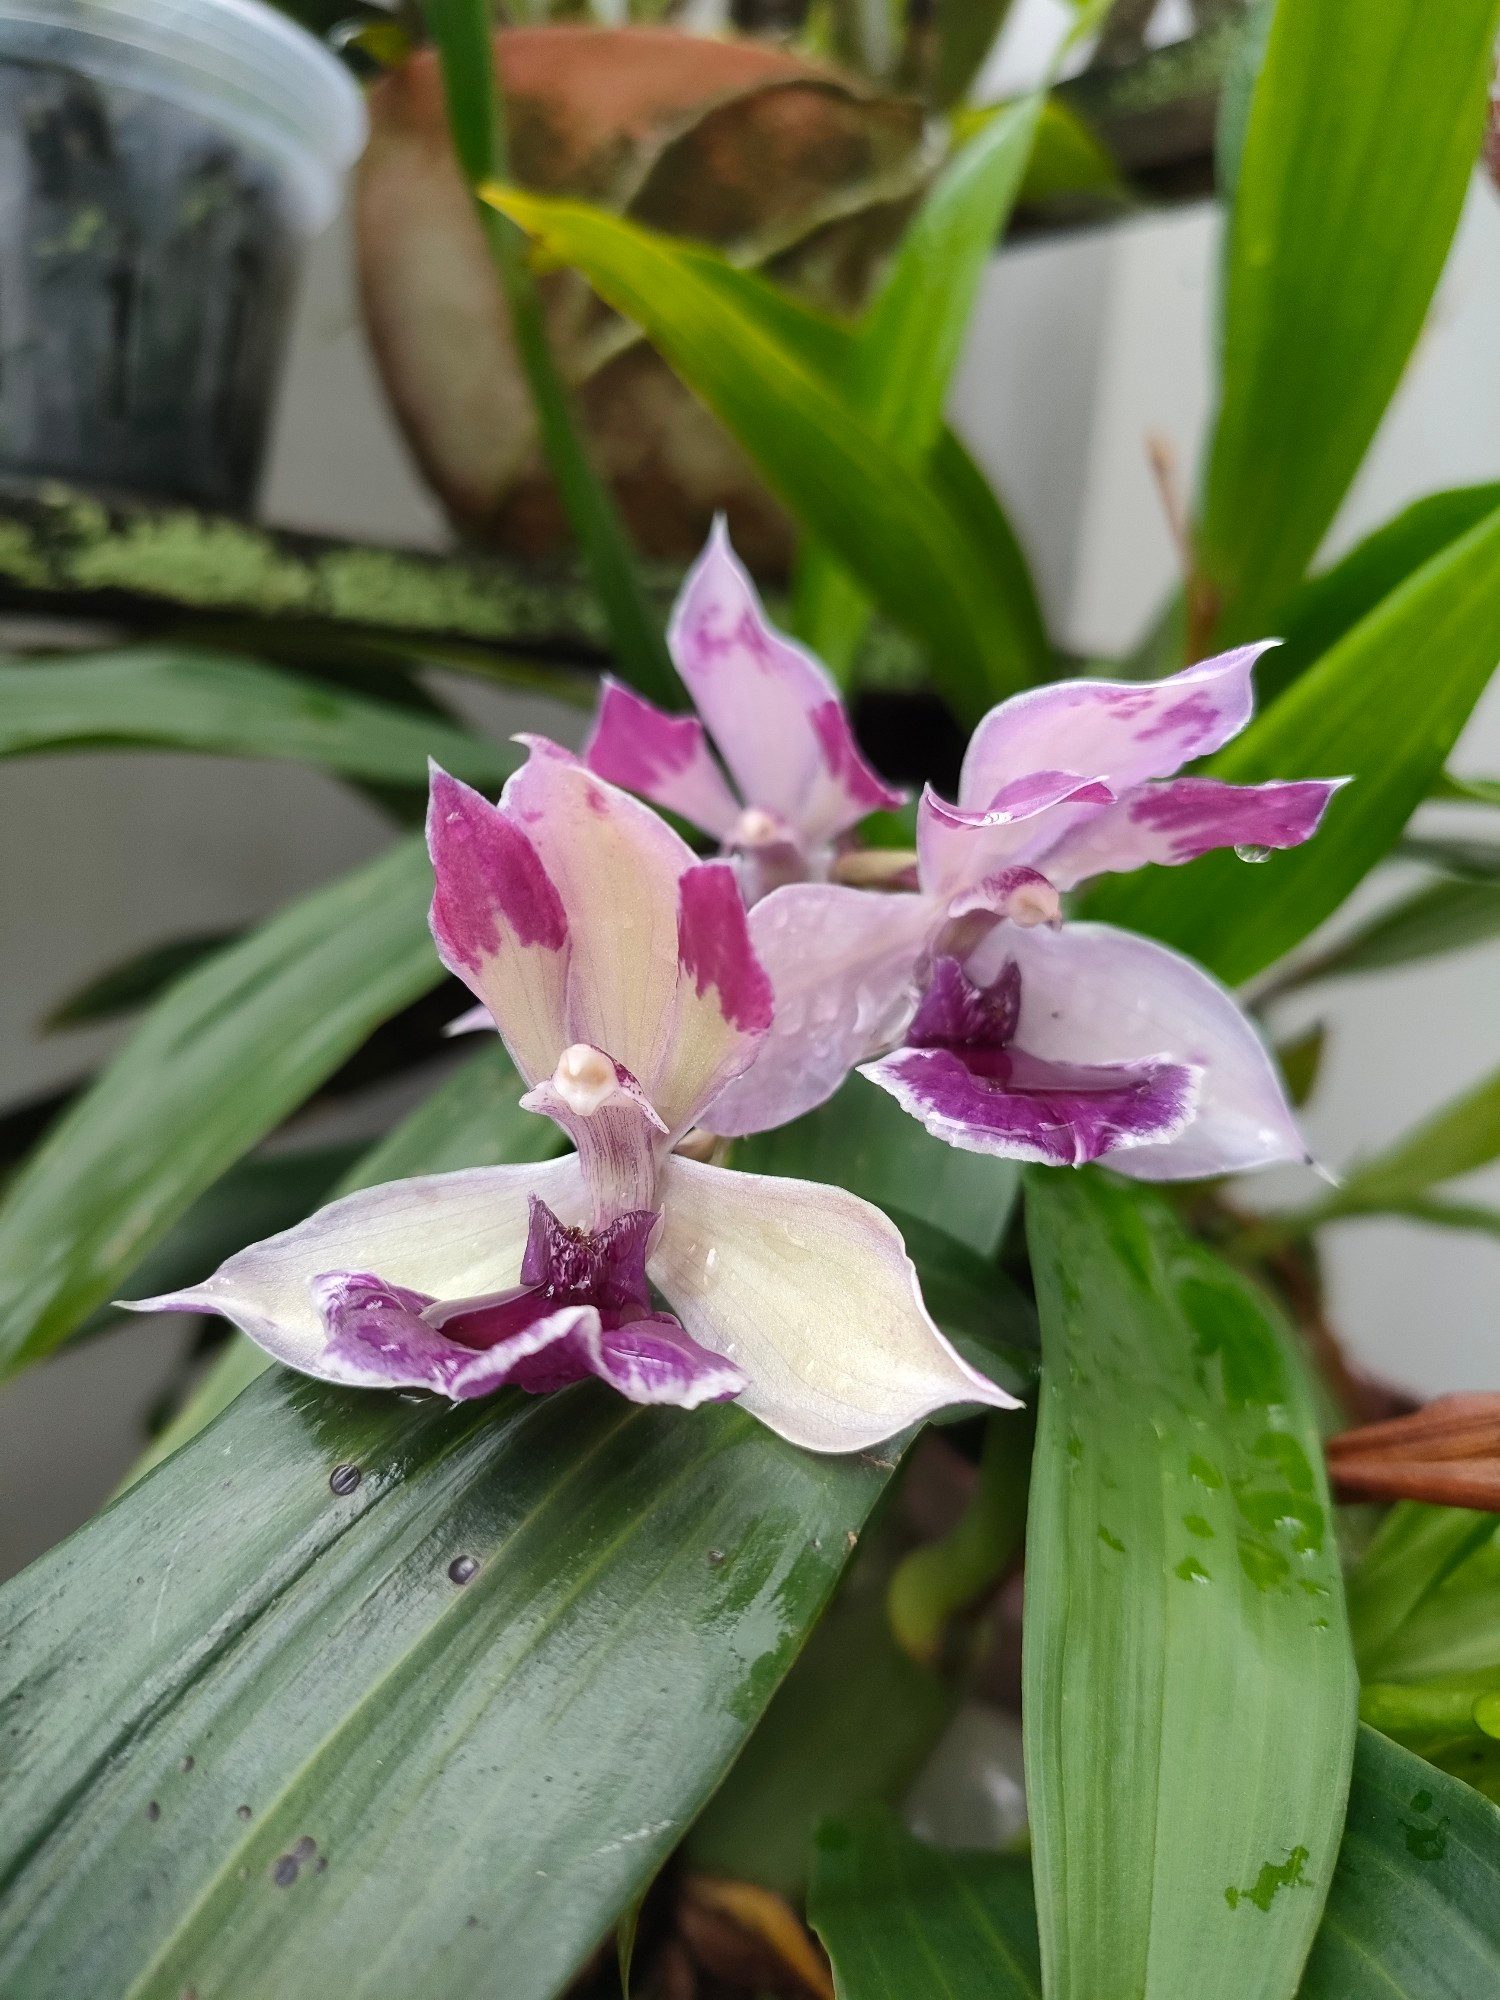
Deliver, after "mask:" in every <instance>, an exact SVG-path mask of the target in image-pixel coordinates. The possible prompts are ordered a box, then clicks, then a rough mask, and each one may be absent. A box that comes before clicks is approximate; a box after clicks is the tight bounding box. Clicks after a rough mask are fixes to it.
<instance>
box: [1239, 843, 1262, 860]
mask: <svg viewBox="0 0 1500 2000" xmlns="http://www.w3.org/2000/svg"><path fill="white" fill-rule="evenodd" d="M1234 851H1235V854H1236V855H1237V856H1238V858H1239V859H1240V860H1241V861H1269V860H1270V858H1271V850H1270V848H1269V847H1262V846H1261V845H1260V844H1259V842H1258V841H1248V840H1247V841H1246V842H1245V843H1244V845H1243V846H1237V847H1236V848H1235V850H1234Z"/></svg>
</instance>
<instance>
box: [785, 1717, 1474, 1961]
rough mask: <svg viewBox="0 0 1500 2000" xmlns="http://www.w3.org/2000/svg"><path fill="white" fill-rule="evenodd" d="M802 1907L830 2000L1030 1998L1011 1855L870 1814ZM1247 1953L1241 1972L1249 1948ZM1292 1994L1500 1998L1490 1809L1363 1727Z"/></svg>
mask: <svg viewBox="0 0 1500 2000" xmlns="http://www.w3.org/2000/svg"><path fill="white" fill-rule="evenodd" d="M1278 1893H1279V1892H1278V1890H1277V1889H1276V1888H1274V1887H1272V1888H1271V1889H1270V1894H1271V1896H1272V1897H1273V1898H1274V1896H1275V1895H1276V1894H1278ZM809 1900H810V1909H811V1913H812V1917H813V1921H814V1923H815V1924H816V1925H817V1928H818V1931H819V1934H820V1935H821V1936H822V1939H823V1942H824V1943H825V1944H826V1945H827V1947H828V1951H829V1956H830V1957H831V1958H832V1960H833V1967H834V1977H835V1980H836V1982H837V1987H838V1993H839V2000H909V1996H910V1995H912V1994H915V1993H922V1994H924V1995H925V1994H931V1995H933V1996H936V2000H1009V1996H1011V1995H1016V1996H1022V1995H1024V1996H1027V2000H1032V1996H1038V1995H1040V1993H1041V1990H1042V1989H1041V1980H1040V1975H1039V1972H1038V1968H1037V1946H1036V1924H1035V1919H1034V1917H1033V1915H1032V1908H1031V1881H1030V1870H1029V1868H1028V1866H1027V1864H1026V1862H1025V1861H1023V1860H1016V1859H1012V1858H1010V1857H1009V1856H1006V1855H999V1854H949V1853H945V1852H944V1851H943V1850H942V1849H940V1848H934V1847H928V1846H925V1845H924V1844H923V1843H922V1842H921V1841H917V1840H914V1839H913V1838H912V1837H911V1835H910V1834H908V1833H906V1832H905V1831H904V1830H903V1829H902V1827H901V1826H900V1824H899V1822H898V1821H897V1820H896V1819H895V1817H894V1816H893V1815H892V1814H889V1813H881V1812H880V1811H879V1810H878V1809H867V1810H866V1811H864V1812H862V1813H860V1814H858V1815H851V1816H850V1817H848V1818H846V1819H844V1820H841V1821H836V1822H834V1823H833V1824H831V1825H829V1826H826V1827H825V1828H824V1829H823V1832H822V1834H821V1836H820V1838H819V1841H818V1847H817V1857H816V1864H815V1870H814V1875H813V1886H812V1894H811V1897H810V1899H809ZM1245 1955H1246V1957H1247V1958H1249V1959H1250V1960H1251V1961H1252V1970H1253V1961H1254V1958H1255V1956H1256V1955H1255V1953H1254V1951H1253V1948H1252V1949H1248V1950H1247V1951H1246V1954H1245ZM1098 1990H1099V1991H1100V1992H1101V1993H1111V1994H1113V1993H1117V1992H1121V1991H1123V1990H1125V1989H1124V1988H1123V1987H1121V1986H1114V1985H1112V1986H1107V1987H1101V1988H1099V1989H1098ZM1185 1990H1186V1989H1184V1991H1185ZM1193 1990H1194V1993H1195V1995H1196V1993H1197V1992H1198V1991H1200V1990H1207V1989H1199V1988H1195V1989H1193ZM1252 1990H1256V1991H1260V1992H1264V1993H1265V1994H1267V1995H1268V1996H1269V1995H1271V1994H1289V1993H1291V1992H1292V1991H1293V1990H1294V1988H1293V1986H1292V1985H1288V1984H1286V1983H1281V1984H1275V1985H1273V1984H1271V1983H1269V1982H1268V1983H1267V1984H1265V1985H1264V1986H1262V1987H1258V1988H1254V1989H1252ZM1295 1991H1296V1994H1297V1996H1298V2000H1374V1997H1375V1996H1376V1995H1377V1994H1378V1995H1381V1996H1385V2000H1474V1996H1477V1995H1479V1994H1487V1993H1491V1992H1495V1991H1500V1812H1497V1811H1496V1809H1495V1807H1494V1806H1493V1805H1491V1804H1490V1803H1489V1802H1488V1801H1487V1800H1485V1799H1482V1798H1480V1797H1479V1796H1478V1794H1477V1793H1475V1792H1473V1791H1471V1790H1470V1789H1469V1787H1468V1786H1467V1785H1464V1784H1460V1783H1458V1782H1457V1781H1456V1780H1455V1779H1454V1778H1452V1777H1450V1776H1448V1775H1446V1774H1445V1773H1443V1772H1442V1771H1435V1770H1434V1769H1433V1768H1432V1766H1431V1765H1430V1764H1426V1763H1424V1762H1423V1761H1422V1760H1421V1759H1420V1758H1418V1757H1415V1756H1413V1755H1412V1754H1411V1753H1410V1752H1409V1751H1407V1750H1404V1749H1401V1748H1400V1747H1398V1745H1396V1744H1395V1743H1392V1742H1389V1741H1388V1740H1387V1739H1386V1738H1385V1737H1383V1736H1381V1735H1379V1734H1377V1732H1376V1731H1375V1730H1373V1729H1368V1728H1362V1729H1361V1730H1360V1731H1359V1737H1358V1743H1357V1746H1356V1749H1355V1756H1354V1772H1353V1781H1352V1783H1351V1785H1350V1790H1349V1816H1348V1820H1347V1823H1346V1826H1345V1830H1344V1839H1343V1844H1342V1846H1341V1847H1340V1849H1339V1859H1338V1867H1337V1868H1336V1870H1335V1872H1334V1877H1333V1886H1332V1888H1331V1889H1330V1890H1329V1892H1328V1902H1327V1904H1326V1906H1325V1908H1324V1912H1323V1921H1322V1924H1321V1926H1320V1927H1319V1930H1318V1934H1317V1937H1316V1939H1315V1940H1314V1942H1313V1947H1312V1951H1311V1954H1310V1956H1309V1958H1308V1961H1307V1968H1306V1971H1305V1972H1304V1973H1303V1976H1302V1981H1301V1984H1300V1985H1297V1986H1295Z"/></svg>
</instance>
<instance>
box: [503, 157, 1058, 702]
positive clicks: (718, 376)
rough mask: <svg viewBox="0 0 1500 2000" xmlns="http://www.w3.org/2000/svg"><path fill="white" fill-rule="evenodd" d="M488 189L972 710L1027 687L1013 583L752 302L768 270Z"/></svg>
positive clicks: (619, 222)
mask: <svg viewBox="0 0 1500 2000" xmlns="http://www.w3.org/2000/svg"><path fill="white" fill-rule="evenodd" d="M485 192H486V198H487V199H488V200H490V201H491V202H492V203H494V204H495V206H496V207H498V208H499V209H500V210H501V211H502V212H503V213H504V214H506V215H508V216H510V217H512V218H513V219H514V220H515V221H516V222H518V223H519V224H520V225H521V226H522V227H523V228H524V229H526V230H527V231H528V232H529V233H530V234H531V235H532V236H533V238H534V239H535V240H536V243H537V245H538V248H539V250H540V251H541V252H542V253H543V254H544V255H545V256H546V257H547V258H549V259H552V260H555V261H557V262H561V263H565V264H571V265H574V266H576V267H577V268H578V269H579V270H581V271H582V272H583V274H584V276H585V277H587V278H588V280H589V282H590V284H592V285H593V287H594V288H595V290H596V291H597V292H598V293H599V294H600V296H601V297H602V298H604V299H605V300H606V302H607V303H608V304H610V305H612V306H613V307H614V308H615V309H616V311H618V312H620V313H623V314H624V315H625V317H626V318H628V319H631V320H634V321H635V323H636V324H637V325H638V326H640V327H641V329H642V330H643V331H644V332H645V334H646V335H647V337H648V338H649V339H650V340H651V342H652V343H653V345H654V346H655V347H656V348H657V349H658V350H659V351H660V353H661V354H662V355H663V356H664V358H665V359H666V360H667V361H668V362H669V363H670V364H671V366H672V367H673V368H674V369H675V370H676V371H677V373H678V374H679V375H681V377H682V379H683V380H684V381H685V382H686V383H687V384H688V386H689V387H690V388H691V389H692V390H693V391H694V392H695V393H696V394H697V395H698V396H700V397H701V398H702V400H703V401H704V402H705V403H706V404H707V405H708V406H709V408H710V409H711V410H712V411H713V412H714V414H715V415H716V416H717V417H718V418H719V420H720V421H721V422H722V423H723V424H724V426H725V427H726V429H727V430H729V431H730V432H731V434H732V435H733V436H734V437H735V438H736V439H737V440H738V441H739V443H740V445H741V446H742V447H743V448H744V450H745V451H746V452H747V453H748V454H749V456H750V457H751V458H752V459H753V460H754V462H755V464H756V465H757V467H758V468H759V470H760V472H761V474H762V476H763V477H764V478H765V480H766V482H767V484H768V485H770V487H771V488H772V489H773V491H775V492H776V493H777V494H778V495H779V497H780V498H781V500H782V501H783V502H784V504H785V505H786V506H787V507H788V508H790V509H791V511H792V512H793V513H794V514H795V515H796V516H797V518H798V520H799V521H800V522H801V524H802V525H803V526H804V527H805V528H806V529H807V530H808V532H809V533H810V534H812V535H813V536H814V537H816V539H817V540H818V541H819V542H821V543H822V544H824V546H826V547H827V548H828V549H829V550H830V551H831V553H832V554H833V555H834V556H836V557H837V558H838V560H839V561H840V562H842V563H843V564H844V565H845V566H846V567H847V568H848V569H849V571H850V573H851V574H852V575H853V576H854V577H856V578H857V580H858V581H859V583H860V584H861V586H862V587H863V588H864V589H865V590H867V591H868V592H869V594H870V596H871V597H872V598H873V599H874V601H875V602H876V603H877V604H879V605H880V606H881V607H882V609H884V610H885V611H887V612H888V613H889V614H890V615H891V617H892V618H893V619H895V621H896V622H897V623H898V624H901V625H903V626H905V627H906V628H907V630H909V631H910V632H911V633H912V634H913V635H914V636H915V637H917V638H918V639H920V640H921V641H923V643H924V644H925V645H926V646H927V647H928V649H929V651H930V654H931V659H932V668H933V673H934V677H935V678H936V680H937V683H938V686H939V689H940V691H941V692H942V693H943V694H944V696H945V698H946V699H947V700H948V701H949V702H950V703H951V704H952V705H953V706H954V708H955V710H956V711H957V712H958V713H959V714H961V715H962V716H964V717H965V718H967V719H968V720H970V721H974V720H977V719H978V717H979V715H980V714H982V713H983V711H984V710H985V709H986V708H987V707H988V706H989V705H990V704H991V703H992V702H994V701H996V700H998V699H999V698H1001V697H1002V696H1004V695H1006V694H1011V693H1014V692H1015V691H1016V689H1017V688H1019V687H1021V686H1024V685H1025V684H1026V683H1027V681H1028V680H1029V679H1030V678H1031V663H1030V656H1029V653H1028V651H1027V641H1026V638H1025V636H1024V635H1023V633H1022V631H1021V627H1020V625H1019V623H1018V620H1017V614H1016V610H1015V607H1014V606H1013V605H1012V603H1011V601H1010V598H1009V595H1008V594H1007V592H1006V590H1005V589H1004V588H1003V584H1002V580H1001V579H999V578H997V577H996V576H995V575H992V574H991V573H990V571H989V570H988V569H987V568H986V567H985V566H983V565H982V564H979V563H976V562H975V561H974V560H973V557H972V554H971V551H970V548H969V543H968V537H967V535H966V533H965V532H964V528H963V524H962V523H961V522H959V521H957V520H955V519H954V517H953V515H952V513H951V511H950V509H949V508H948V506H947V505H946V503H945V501H944V500H943V498H942V496H941V495H940V494H939V493H938V492H937V491H936V489H935V488H934V487H933V485H932V484H931V482H930V481H928V480H927V479H926V478H925V476H924V474H923V472H922V470H921V469H920V467H918V466H914V465H913V464H911V463H910V462H909V461H908V460H907V459H905V458H903V457H902V456H901V454H900V453H898V452H895V451H892V450H891V448H890V447H889V446H888V445H887V444H885V442H884V441H883V440H882V439H881V438H880V437H879V436H878V435H877V434H876V433H875V432H874V431H873V429H872V428H871V426H870V424H869V423H868V422H867V421H866V420H865V419H864V418H863V417H862V416H861V415H860V414H859V412H858V411H857V410H856V409H855V407H854V406H853V404H852V403H851V402H850V401H849V400H848V399H847V398H846V397H845V396H844V395H843V394H841V393H840V392H839V391H838V390H837V389H836V388H834V387H833V386H831V385H830V383H829V382H828V380H827V379H826V377H825V376H824V375H823V373H822V372H821V371H820V370H819V369H818V368H816V367H815V366H814V365H813V364H812V363H811V361H810V359H809V356H808V354H807V352H806V351H805V349H804V348H803V347H801V346H800V345H799V346H794V345H793V344H792V342H791V341H788V340H778V339H776V338H775V337H774V334H773V331H772V326H773V322H772V320H771V318H770V316H769V315H766V314H762V313H760V312H759V311H755V310H750V309H747V308H746V307H745V304H744V300H745V298H746V296H747V295H748V294H749V293H750V292H751V290H752V288H753V287H754V285H755V283H756V281H755V280H753V279H751V278H750V277H749V275H748V274H747V273H744V272H739V273H736V274H735V277H734V279H733V280H728V281H725V280H722V279H721V278H719V277H711V276H706V275H705V271H706V269H708V268H710V267H712V266H714V265H715V264H719V265H722V264H723V260H722V259H716V258H715V257H714V256H713V255H712V253H710V252H708V251H705V250H702V249H687V248H685V247H684V246H682V245H680V244H678V243H676V242H674V241H673V240H672V239H670V238H667V237H664V236H659V235H656V234H654V233H653V232H652V231H649V230H646V229H642V228H640V227H639V226H638V225H636V224H634V223H630V222H627V221H624V220H623V219H622V218H620V217H618V216H614V215H610V214H608V213H606V212H605V211H604V210H602V209H594V208H590V207H588V206H586V205H585V204H583V203H581V202H573V201H564V200H556V199H550V198H548V197H546V196H541V195H533V194H527V193H523V192H522V191H521V190H519V189H517V188H502V187H493V188H489V189H486V191H485ZM764 289H771V288H770V287H764ZM781 317H782V318H785V319H791V318H793V317H795V315H793V314H785V313H783V314H782V315H781ZM827 345H828V347H829V348H830V349H831V348H832V345H833V342H832V341H831V340H830V341H828V342H827Z"/></svg>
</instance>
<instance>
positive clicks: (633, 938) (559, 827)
mask: <svg viewBox="0 0 1500 2000" xmlns="http://www.w3.org/2000/svg"><path fill="white" fill-rule="evenodd" d="M524 740H525V741H527V742H528V744H529V745H530V748H531V756H530V757H529V758H528V759H527V761H526V763H525V764H524V765H523V766H522V767H521V769H520V770H519V771H517V772H516V774H515V776H514V777H512V778H511V779H509V780H508V781H507V783H506V787H505V790H504V792H503V793H502V795H501V800H500V803H501V805H502V807H503V808H504V809H505V811H506V812H507V813H509V814H510V815H511V816H512V818H514V819H515V821H516V822H517V823H518V825H519V826H521V827H522V828H523V829H524V831H525V833H526V835H527V836H528V838H529V839H530V841H531V842H532V844H533V846H534V847H535V848H536V851H537V853H538V854H539V855H540V856H541V859H542V865H543V867H544V868H545V869H546V871H547V874H548V875H549V876H550V877H551V879H552V881H553V882H554V883H555V884H556V885H557V893H558V895H559V896H560V898H561V900H562V907H563V908H564V909H565V910H566V911H567V918H568V936H569V944H570V949H569V953H568V967H567V982H566V989H565V1003H564V1017H565V1021H566V1032H565V1033H564V1035H563V1036H562V1037H561V1039H560V1040H559V1042H558V1043H557V1045H556V1047H554V1048H553V1050H552V1052H551V1055H550V1057H549V1059H548V1062H547V1065H546V1073H550V1072H551V1069H552V1065H553V1063H555V1062H556V1060H557V1057H558V1055H559V1054H560V1053H561V1051H562V1049H563V1047H564V1045H565V1044H568V1043H573V1042H587V1043H591V1044H592V1045H593V1046H594V1047H595V1048H600V1049H607V1050H608V1052H609V1054H610V1055H611V1056H612V1057H613V1058H614V1060H615V1061H616V1062H618V1063H622V1064H623V1065H624V1067H625V1068H626V1069H628V1070H629V1071H630V1073H631V1075H632V1076H634V1077H637V1078H638V1079H639V1080H640V1084H641V1088H642V1089H643V1090H644V1091H645V1093H646V1095H647V1097H649V1098H650V1099H651V1101H652V1103H653V1104H654V1103H655V1102H656V1098H657V1084H658V1080H659V1078H660V1076H661V1073H662V1067H663V1064H664V1063H665V1062H666V1060H667V1056H668V1051H669V1049H670V1047H671V1040H672V1024H673V1010H674V1003H675V999H676V992H677V983H678V968H677V904H678V889H677V883H678V877H679V876H680V875H681V874H682V873H683V871H684V869H687V868H690V867H692V866H693V862H694V856H693V851H692V849H691V848H690V847H689V846H688V845H687V843H686V842H685V841H683V840H680V839H679V838H678V836H677V835H676V834H675V833H673V831H672V829H671V828H670V827H669V826H668V825H667V823H666V821H665V820H663V819H661V818H660V817H659V816H658V815H657V814H656V813H654V812H652V810H651V808H650V807H649V806H644V805H642V804H641V802H640V801H639V800H638V799H633V798H631V796H630V794H629V793H628V792H622V791H619V790H617V789H616V788H615V787H614V786H613V785H609V784H606V783H605V782H604V780H603V779H602V778H597V777H595V776H594V774H593V772H592V771H590V770H588V769H587V768H586V767H585V766H584V765H583V764H581V763H580V762H579V761H578V759H577V758H575V757H572V756H570V755H569V754H568V753H567V752H566V751H564V750H559V749H558V748H557V746H556V745H555V744H552V743H549V742H547V740H546V739H545V738H526V739H524ZM539 1080H540V1079H539V1076H537V1075H533V1076H530V1077H528V1078H527V1081H528V1082H537V1081H539Z"/></svg>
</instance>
